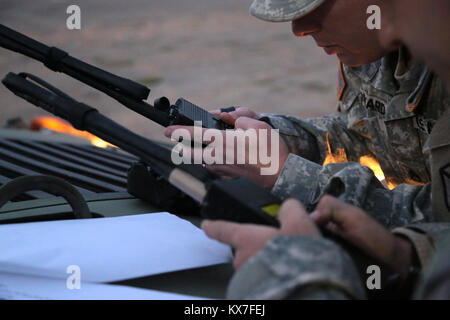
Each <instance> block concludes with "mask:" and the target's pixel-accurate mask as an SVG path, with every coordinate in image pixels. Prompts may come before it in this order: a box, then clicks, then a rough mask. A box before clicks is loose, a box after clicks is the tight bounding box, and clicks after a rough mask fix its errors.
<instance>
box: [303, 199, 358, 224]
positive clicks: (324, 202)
mask: <svg viewBox="0 0 450 320" xmlns="http://www.w3.org/2000/svg"><path fill="white" fill-rule="evenodd" d="M355 208H356V207H353V206H351V205H349V204H347V203H345V202H343V201H340V200H338V199H336V198H334V197H331V196H328V195H325V196H323V197H322V198H321V199H320V201H319V203H318V204H317V206H316V209H315V210H314V212H313V213H312V214H311V218H312V219H313V220H314V221H315V222H316V223H317V224H318V225H320V226H325V225H327V224H328V223H329V222H333V223H334V224H336V225H338V226H341V227H346V226H348V225H349V224H351V221H352V219H353V217H354V215H355Z"/></svg>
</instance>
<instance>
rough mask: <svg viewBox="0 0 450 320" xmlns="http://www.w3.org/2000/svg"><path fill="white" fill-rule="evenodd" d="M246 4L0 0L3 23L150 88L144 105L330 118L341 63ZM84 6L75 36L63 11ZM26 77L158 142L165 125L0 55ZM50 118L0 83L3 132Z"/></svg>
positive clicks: (6, 67) (3, 68) (234, 0)
mask: <svg viewBox="0 0 450 320" xmlns="http://www.w3.org/2000/svg"><path fill="white" fill-rule="evenodd" d="M250 3H251V0H127V1H123V0H95V1H94V0H90V1H88V0H77V1H72V0H70V1H63V0H34V1H29V0H0V21H1V23H2V24H5V25H6V26H8V27H10V28H13V29H16V30H17V31H19V32H22V33H25V34H26V35H29V36H31V37H32V38H35V39H36V40H39V41H41V42H44V43H46V44H48V45H52V46H57V47H59V48H61V49H63V50H65V51H68V52H69V53H70V54H71V55H72V56H74V57H76V58H79V59H81V60H84V61H86V62H88V63H90V64H93V65H95V66H98V67H100V68H103V69H106V70H108V71H110V72H112V73H116V74H118V75H121V76H124V77H127V78H130V79H132V80H134V81H137V82H140V83H142V84H145V85H147V86H148V87H149V88H150V89H151V90H152V91H151V93H150V97H149V102H150V103H151V104H153V100H154V99H155V98H158V97H161V96H167V97H168V98H169V99H170V101H171V102H172V103H174V102H175V101H176V99H177V98H178V97H184V98H186V99H188V100H190V101H191V102H193V103H195V104H197V105H199V106H201V107H203V108H205V109H215V108H220V107H228V106H232V105H239V106H246V107H250V108H252V109H254V110H255V111H257V112H271V113H280V114H292V115H296V116H300V117H311V116H317V115H321V114H326V113H330V112H334V111H335V105H336V82H337V70H338V62H337V58H336V57H335V56H327V55H326V54H325V53H324V52H323V50H322V49H320V48H318V47H316V46H315V42H314V41H313V40H312V39H311V38H296V37H295V36H294V35H293V34H292V33H291V25H290V23H269V22H263V21H260V20H257V19H256V18H254V17H251V16H250V15H249V14H248V8H249V6H250ZM71 4H76V5H78V6H80V8H81V30H68V29H67V27H66V19H67V17H68V15H67V14H66V9H67V7H68V6H69V5H71ZM10 71H13V72H30V73H34V74H36V75H38V76H40V77H43V78H44V79H45V80H47V81H49V82H50V83H52V84H54V85H56V86H57V87H59V88H60V89H62V90H63V91H65V92H67V93H69V94H70V95H72V96H73V97H74V98H75V99H78V100H80V101H82V102H85V103H87V104H89V105H91V106H93V107H95V108H97V109H99V110H100V111H101V112H102V113H103V114H105V115H106V116H108V117H111V118H112V119H113V120H115V121H117V122H119V123H120V124H122V125H125V126H127V127H128V128H130V129H132V130H134V131H135V132H138V133H140V134H143V135H145V136H147V137H149V138H152V139H163V137H164V136H163V134H162V127H160V126H159V125H157V124H154V123H152V122H151V121H149V120H146V119H145V118H143V117H142V116H140V115H138V114H135V113H134V112H133V111H130V110H128V109H126V108H125V107H123V106H121V105H120V104H119V103H117V102H116V101H115V100H113V99H111V98H109V97H108V96H106V95H104V94H103V93H100V92H98V91H95V90H94V89H92V88H90V87H88V86H85V85H83V84H81V83H80V82H78V81H77V80H74V79H72V78H69V77H68V76H65V75H63V74H56V73H53V72H51V71H49V70H48V69H46V68H45V67H44V66H43V65H42V64H40V63H38V62H36V61H33V60H31V59H29V58H26V57H24V56H21V55H19V54H15V53H13V52H9V51H6V50H4V49H2V48H0V77H1V78H3V76H4V75H6V73H8V72H10ZM39 115H47V114H45V112H44V111H43V110H41V109H38V108H36V107H34V106H32V105H30V104H28V103H26V102H25V101H24V100H22V99H19V98H17V97H16V96H14V95H13V94H12V93H11V92H9V91H8V90H7V89H5V88H4V87H3V85H0V127H1V126H4V125H5V123H6V122H7V121H8V120H10V119H13V118H17V117H21V118H22V119H23V120H24V121H25V123H29V122H31V121H32V119H34V118H35V117H36V116H39Z"/></svg>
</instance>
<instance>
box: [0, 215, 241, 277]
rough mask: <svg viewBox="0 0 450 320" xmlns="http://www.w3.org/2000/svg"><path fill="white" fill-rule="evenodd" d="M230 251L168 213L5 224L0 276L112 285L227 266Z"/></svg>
mask: <svg viewBox="0 0 450 320" xmlns="http://www.w3.org/2000/svg"><path fill="white" fill-rule="evenodd" d="M231 259H232V255H231V250H230V248H229V247H228V246H225V245H223V244H221V243H219V242H217V241H215V240H212V239H209V238H208V237H207V236H206V235H205V234H204V232H203V231H202V230H201V229H199V228H197V227H195V226H194V225H192V224H191V223H190V222H188V221H186V220H183V219H180V218H178V217H177V216H174V215H172V214H169V213H165V212H163V213H150V214H140V215H132V216H123V217H114V218H94V219H77V220H64V221H49V222H32V223H20V224H9V225H0V272H7V273H13V274H23V275H37V276H43V277H50V278H58V279H66V278H67V277H68V276H69V274H68V273H67V268H68V267H69V266H71V265H76V266H78V267H79V268H80V271H81V272H80V274H81V281H82V282H112V281H119V280H125V279H131V278H136V277H143V276H149V275H153V274H159V273H165V272H171V271H177V270H184V269H190V268H197V267H203V266H209V265H214V264H219V263H227V262H230V261H231Z"/></svg>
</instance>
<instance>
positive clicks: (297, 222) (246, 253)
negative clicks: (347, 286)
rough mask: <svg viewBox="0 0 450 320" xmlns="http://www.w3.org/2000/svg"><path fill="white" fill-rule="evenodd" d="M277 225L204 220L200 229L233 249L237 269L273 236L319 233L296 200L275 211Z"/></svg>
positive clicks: (317, 234)
mask: <svg viewBox="0 0 450 320" xmlns="http://www.w3.org/2000/svg"><path fill="white" fill-rule="evenodd" d="M278 219H279V220H280V228H279V229H277V228H274V227H268V226H263V225H256V224H240V223H234V222H228V221H220V220H215V221H212V220H204V221H203V223H202V229H203V230H204V231H205V233H206V235H207V236H208V237H210V238H213V239H216V240H218V241H220V242H223V243H226V244H228V245H230V246H232V247H233V248H234V249H235V256H234V260H233V265H234V267H235V268H236V269H238V268H240V267H241V266H242V265H243V264H244V263H245V262H246V261H247V260H248V259H249V258H250V257H252V256H253V255H255V254H256V253H257V252H258V251H259V250H261V249H262V248H263V247H264V246H265V245H266V244H267V242H268V241H269V240H270V239H272V238H273V237H275V236H276V235H302V236H321V234H320V231H319V229H318V228H317V227H316V225H315V224H314V222H313V221H312V220H311V218H310V217H309V216H308V214H307V213H306V211H305V210H304V208H303V206H302V205H301V204H300V202H299V201H297V200H294V199H289V200H286V201H285V202H284V203H283V205H282V206H281V208H280V212H279V214H278Z"/></svg>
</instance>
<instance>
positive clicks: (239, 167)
mask: <svg viewBox="0 0 450 320" xmlns="http://www.w3.org/2000/svg"><path fill="white" fill-rule="evenodd" d="M234 125H235V129H236V130H235V131H229V130H226V131H225V130H216V129H205V128H203V129H202V138H201V140H202V141H199V142H201V143H202V144H204V145H207V146H206V147H205V148H204V149H203V150H202V151H201V154H202V155H203V163H205V164H206V165H207V168H208V169H209V170H211V171H213V172H215V173H217V174H218V175H220V176H224V177H246V178H248V179H250V180H252V181H254V182H255V183H257V184H258V185H260V186H262V187H265V188H269V189H270V188H272V187H273V186H274V184H275V182H276V180H277V179H278V176H279V174H280V172H281V169H282V168H283V166H284V163H285V162H286V159H287V157H288V155H289V150H288V147H287V145H286V143H285V142H284V140H283V139H282V138H281V137H280V136H279V134H278V133H277V131H274V129H273V128H272V127H271V126H270V125H269V124H267V123H266V122H263V121H259V120H256V119H253V118H247V117H239V118H238V119H237V120H236V121H235V122H234ZM177 129H185V130H187V131H188V132H189V135H190V136H191V137H194V130H195V127H189V126H170V127H167V128H166V130H165V131H164V134H165V135H166V136H167V137H172V134H173V133H174V131H175V130H177ZM197 130H198V128H197ZM216 135H222V141H221V142H220V143H219V142H215V143H212V142H213V141H215V140H216V137H215V136H216ZM238 137H240V138H238ZM239 140H240V141H243V143H238V142H237V141H239ZM189 154H190V156H191V157H192V158H193V157H194V156H195V154H197V153H196V152H194V151H193V150H192V151H191V152H189ZM230 159H231V160H233V161H231V160H230Z"/></svg>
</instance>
